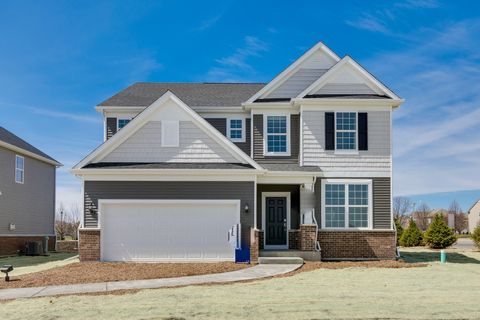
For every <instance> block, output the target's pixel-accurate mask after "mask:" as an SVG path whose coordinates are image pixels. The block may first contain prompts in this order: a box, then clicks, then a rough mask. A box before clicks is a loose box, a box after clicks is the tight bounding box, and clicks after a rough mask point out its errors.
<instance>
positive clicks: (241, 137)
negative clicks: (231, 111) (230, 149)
mask: <svg viewBox="0 0 480 320" xmlns="http://www.w3.org/2000/svg"><path fill="white" fill-rule="evenodd" d="M227 132H228V138H229V139H230V140H232V141H235V142H245V120H244V119H228V121H227Z"/></svg>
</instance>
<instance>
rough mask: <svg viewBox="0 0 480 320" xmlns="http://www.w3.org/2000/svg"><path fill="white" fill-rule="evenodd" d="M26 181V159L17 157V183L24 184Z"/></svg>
mask: <svg viewBox="0 0 480 320" xmlns="http://www.w3.org/2000/svg"><path fill="white" fill-rule="evenodd" d="M24 180H25V159H24V158H23V157H22V156H18V155H16V156H15V182H16V183H23V182H24Z"/></svg>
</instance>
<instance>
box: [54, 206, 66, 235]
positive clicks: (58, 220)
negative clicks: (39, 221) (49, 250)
mask: <svg viewBox="0 0 480 320" xmlns="http://www.w3.org/2000/svg"><path fill="white" fill-rule="evenodd" d="M65 215H66V210H65V206H64V205H63V203H62V202H60V205H59V206H58V208H57V212H56V217H55V232H56V233H57V237H58V238H59V240H64V239H65V235H66V234H67V229H68V224H67V222H66V221H65Z"/></svg>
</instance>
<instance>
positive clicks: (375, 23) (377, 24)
mask: <svg viewBox="0 0 480 320" xmlns="http://www.w3.org/2000/svg"><path fill="white" fill-rule="evenodd" d="M345 23H346V24H348V25H349V26H352V27H355V28H358V29H363V30H368V31H372V32H379V33H384V34H390V30H389V29H388V28H387V26H386V24H385V22H384V21H383V20H382V19H380V18H378V17H375V16H373V15H371V14H369V13H364V14H362V15H361V17H360V18H358V19H355V20H346V21H345Z"/></svg>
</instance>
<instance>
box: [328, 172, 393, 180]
mask: <svg viewBox="0 0 480 320" xmlns="http://www.w3.org/2000/svg"><path fill="white" fill-rule="evenodd" d="M322 174H323V177H325V178H345V179H348V178H391V175H390V170H389V171H384V172H378V171H377V172H375V171H328V172H323V173H322Z"/></svg>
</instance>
